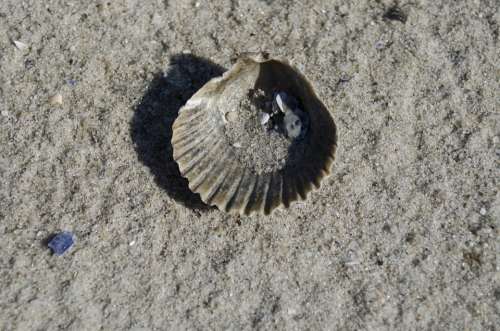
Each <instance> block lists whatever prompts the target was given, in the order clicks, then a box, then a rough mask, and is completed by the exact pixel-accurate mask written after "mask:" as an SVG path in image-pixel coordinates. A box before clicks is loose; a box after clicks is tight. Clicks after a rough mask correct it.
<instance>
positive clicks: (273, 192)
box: [172, 54, 337, 215]
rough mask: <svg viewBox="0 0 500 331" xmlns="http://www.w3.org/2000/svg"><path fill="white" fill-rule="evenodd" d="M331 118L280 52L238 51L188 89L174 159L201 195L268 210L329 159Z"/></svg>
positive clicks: (231, 207)
mask: <svg viewBox="0 0 500 331" xmlns="http://www.w3.org/2000/svg"><path fill="white" fill-rule="evenodd" d="M336 144H337V132H336V127H335V123H334V121H333V119H332V117H331V115H330V113H329V112H328V110H327V109H326V107H325V106H324V105H323V103H322V102H321V101H320V100H319V99H318V97H317V96H316V94H315V93H314V91H313V89H312V86H311V84H310V83H309V82H308V81H307V79H306V78H305V77H304V76H303V75H302V74H301V73H300V72H299V71H298V70H297V69H295V68H294V67H292V66H291V65H290V64H288V62H287V61H286V60H282V59H267V58H265V57H264V56H263V55H261V54H254V55H246V56H243V57H241V58H239V59H238V61H237V62H236V64H235V65H234V66H233V68H231V69H230V70H229V71H227V72H226V73H225V74H224V75H223V76H222V77H217V78H214V79H212V80H211V81H209V82H208V83H207V84H205V85H204V86H203V87H202V88H201V89H200V90H199V91H198V92H196V93H195V94H194V95H193V96H192V97H191V99H190V100H188V102H187V103H186V105H185V106H184V107H182V108H181V110H180V112H179V116H178V117H177V119H176V120H175V122H174V125H173V135H172V146H173V150H174V159H175V160H176V162H177V164H178V165H179V169H180V171H181V174H182V175H183V176H184V177H186V178H187V179H188V181H189V188H190V189H191V190H192V191H193V192H197V193H199V194H200V196H201V198H202V200H203V201H204V202H205V203H207V204H211V205H216V206H217V207H218V208H219V209H221V210H224V211H226V212H231V213H236V214H251V213H253V212H258V213H262V214H266V215H267V214H269V213H271V212H272V211H273V210H274V209H276V208H278V207H289V206H290V203H291V202H293V201H295V200H297V199H299V198H300V199H305V198H306V195H307V193H308V192H309V191H310V190H311V189H312V187H313V186H314V187H319V185H320V181H321V179H322V178H323V177H325V176H326V175H328V174H329V173H330V170H331V166H332V164H333V160H334V155H335V150H336V146H337V145H336Z"/></svg>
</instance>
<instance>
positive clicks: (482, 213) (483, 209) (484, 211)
mask: <svg viewBox="0 0 500 331" xmlns="http://www.w3.org/2000/svg"><path fill="white" fill-rule="evenodd" d="M479 214H481V215H483V216H484V215H486V208H484V207H483V208H481V210H480V211H479Z"/></svg>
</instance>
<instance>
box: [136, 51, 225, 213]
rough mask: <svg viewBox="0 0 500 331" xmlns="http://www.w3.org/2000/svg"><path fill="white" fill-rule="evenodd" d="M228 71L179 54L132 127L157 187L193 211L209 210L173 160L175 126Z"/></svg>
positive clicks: (153, 87)
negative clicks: (207, 87)
mask: <svg viewBox="0 0 500 331" xmlns="http://www.w3.org/2000/svg"><path fill="white" fill-rule="evenodd" d="M224 71H225V69H224V68H222V67H221V66H219V65H217V64H215V63H213V62H211V61H209V60H207V59H203V58H200V57H197V56H194V55H186V54H178V55H174V56H172V57H171V59H170V66H169V67H168V69H167V71H166V72H165V73H163V72H160V73H157V74H156V75H155V78H154V79H153V80H152V81H151V83H150V85H149V87H148V90H147V91H146V93H145V94H144V96H143V97H142V99H141V102H140V103H139V105H138V106H137V108H136V110H135V113H134V117H133V119H132V123H131V127H130V135H131V137H132V141H133V142H134V144H135V150H136V152H137V154H138V157H139V161H141V162H142V163H143V164H144V165H146V166H147V167H148V168H149V169H150V171H151V173H152V174H153V175H154V178H155V182H156V184H157V185H158V186H159V187H161V188H162V189H164V190H165V191H166V192H167V194H168V195H169V196H170V197H172V198H173V199H174V200H176V201H177V202H179V203H181V204H183V205H184V206H186V207H188V208H191V209H198V210H208V209H209V208H210V207H209V206H207V205H206V204H204V203H203V201H201V198H200V196H199V195H198V194H195V193H193V192H191V191H190V190H189V187H188V181H187V180H186V179H185V178H183V177H182V176H181V174H180V172H179V168H178V166H177V163H176V162H175V160H174V158H173V151H172V145H171V143H170V140H171V138H172V125H173V123H174V121H175V119H176V118H177V115H178V113H179V109H180V108H181V107H182V106H183V105H184V104H185V103H186V101H187V100H188V99H189V98H190V97H191V96H192V95H193V94H194V93H195V92H196V91H197V90H198V89H200V88H201V87H202V86H203V85H204V84H205V83H206V82H208V81H209V80H210V79H211V78H213V77H216V76H220V75H222V73H223V72H224Z"/></svg>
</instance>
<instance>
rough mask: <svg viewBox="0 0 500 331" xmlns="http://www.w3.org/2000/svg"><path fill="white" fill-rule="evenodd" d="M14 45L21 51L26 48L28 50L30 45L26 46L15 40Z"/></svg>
mask: <svg viewBox="0 0 500 331" xmlns="http://www.w3.org/2000/svg"><path fill="white" fill-rule="evenodd" d="M13 43H14V46H16V48H17V49H18V50H20V51H22V50H25V49H26V48H28V45H26V44H25V43H23V42H22V41H19V40H14V41H13Z"/></svg>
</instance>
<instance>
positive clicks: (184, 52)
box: [182, 49, 191, 54]
mask: <svg viewBox="0 0 500 331" xmlns="http://www.w3.org/2000/svg"><path fill="white" fill-rule="evenodd" d="M182 54H191V50H189V49H185V50H183V51H182Z"/></svg>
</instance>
